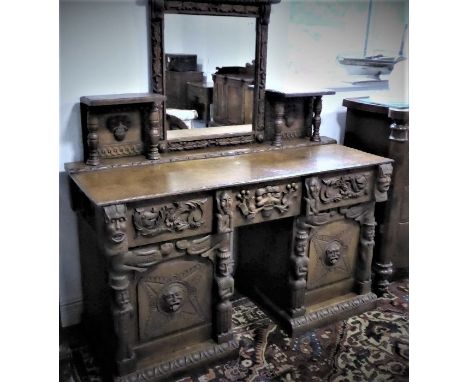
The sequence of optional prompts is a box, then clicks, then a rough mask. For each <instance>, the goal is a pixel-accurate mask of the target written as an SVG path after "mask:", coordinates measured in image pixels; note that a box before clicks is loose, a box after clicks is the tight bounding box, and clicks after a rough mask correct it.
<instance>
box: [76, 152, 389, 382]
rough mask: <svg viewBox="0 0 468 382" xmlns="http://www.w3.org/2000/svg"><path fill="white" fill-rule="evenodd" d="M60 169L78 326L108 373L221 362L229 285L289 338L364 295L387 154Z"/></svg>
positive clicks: (121, 376) (234, 348) (261, 156)
mask: <svg viewBox="0 0 468 382" xmlns="http://www.w3.org/2000/svg"><path fill="white" fill-rule="evenodd" d="M383 168H384V169H385V171H382V169H383ZM69 170H70V179H71V186H72V193H73V194H72V195H73V202H74V207H75V209H76V210H77V211H78V212H79V217H80V219H79V221H80V224H79V227H80V242H81V252H82V268H83V269H82V274H83V293H84V297H85V303H86V306H85V312H86V316H85V322H86V327H87V328H88V329H90V330H91V331H92V333H93V336H94V338H95V339H96V340H97V342H98V343H99V346H98V347H99V348H101V350H102V354H103V359H109V356H108V355H109V353H113V354H114V356H115V360H116V365H117V368H116V369H113V368H112V367H113V366H112V365H113V363H112V362H111V363H109V364H108V373H109V374H112V373H113V374H114V375H116V377H115V380H117V381H134V380H135V381H137V380H138V381H139V380H144V381H152V380H160V379H164V378H173V377H174V376H175V375H177V374H178V373H180V372H184V371H186V370H187V369H188V368H191V367H197V366H200V365H203V364H206V363H207V362H213V361H217V360H220V359H223V358H226V357H235V356H236V355H237V352H238V343H237V342H236V340H235V338H234V337H233V334H232V318H231V315H232V303H231V297H232V296H233V293H234V290H235V284H236V288H238V289H239V290H240V291H241V292H242V293H244V294H246V295H248V296H250V297H252V298H253V299H255V300H256V301H258V303H259V304H260V305H261V306H263V307H264V308H266V309H267V310H268V311H270V312H272V313H273V314H274V315H275V316H276V317H277V318H278V319H279V320H280V321H281V322H282V323H283V324H284V327H285V329H287V330H288V331H289V333H291V334H293V335H295V334H298V333H300V332H302V331H304V330H306V329H309V328H313V327H316V326H318V325H321V324H323V323H325V322H328V321H330V320H336V319H338V318H340V317H343V316H345V315H349V314H353V313H357V312H360V311H362V310H365V309H368V308H369V307H372V305H373V304H374V302H375V300H376V295H375V294H374V293H372V292H371V262H372V251H373V246H374V230H375V220H374V205H375V202H379V201H383V200H385V199H386V192H387V189H388V186H389V181H390V179H389V177H388V176H387V174H389V172H391V171H390V170H391V160H389V159H386V158H382V157H378V156H375V155H372V154H366V153H363V152H360V151H358V150H355V149H351V148H347V147H344V146H341V145H337V144H323V145H317V146H307V147H299V148H298V147H296V148H289V149H288V148H284V149H280V150H278V149H277V150H273V151H264V152H252V153H248V154H244V155H237V156H226V157H220V158H207V159H203V160H186V161H179V162H172V163H159V164H151V163H150V164H147V165H145V166H127V167H117V168H107V169H100V170H94V171H77V172H74V171H73V169H72V167H69ZM382 174H386V175H384V176H383V175H382ZM234 240H235V241H236V245H234V247H237V251H236V253H233V252H232V248H233V242H234ZM234 258H235V260H236V261H235V262H234ZM234 268H235V269H234ZM377 277H378V275H377ZM109 305H110V306H111V309H110V310H109V308H108V307H109ZM109 312H111V313H109Z"/></svg>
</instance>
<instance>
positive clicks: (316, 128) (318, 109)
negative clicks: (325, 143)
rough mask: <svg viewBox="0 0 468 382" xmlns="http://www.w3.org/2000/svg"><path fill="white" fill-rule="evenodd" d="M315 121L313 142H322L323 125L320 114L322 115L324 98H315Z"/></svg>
mask: <svg viewBox="0 0 468 382" xmlns="http://www.w3.org/2000/svg"><path fill="white" fill-rule="evenodd" d="M313 109H314V120H313V125H314V129H313V132H312V137H311V139H310V140H311V141H314V142H320V125H321V124H322V118H321V117H320V114H321V113H322V96H317V97H314V106H313Z"/></svg>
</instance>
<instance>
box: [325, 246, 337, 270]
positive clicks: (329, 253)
mask: <svg viewBox="0 0 468 382" xmlns="http://www.w3.org/2000/svg"><path fill="white" fill-rule="evenodd" d="M340 257H341V243H340V242H338V241H336V240H335V241H332V242H331V243H328V245H327V248H326V249H325V261H326V263H327V265H330V266H331V265H335V264H336V263H337V262H338V260H339V259H340Z"/></svg>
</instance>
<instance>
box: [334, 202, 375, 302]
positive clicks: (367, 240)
mask: <svg viewBox="0 0 468 382" xmlns="http://www.w3.org/2000/svg"><path fill="white" fill-rule="evenodd" d="M374 207H375V203H374V202H370V203H363V204H359V205H357V206H352V207H348V208H341V209H340V213H341V214H343V215H345V216H346V217H347V218H349V219H354V220H355V221H357V222H358V223H359V224H360V225H361V230H360V237H359V254H358V263H357V267H356V289H357V290H356V291H357V293H359V294H365V293H369V292H370V291H371V275H372V256H373V253H374V245H375V242H374V237H375V226H376V225H377V223H376V222H375V218H374Z"/></svg>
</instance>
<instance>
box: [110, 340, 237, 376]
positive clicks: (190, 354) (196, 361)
mask: <svg viewBox="0 0 468 382" xmlns="http://www.w3.org/2000/svg"><path fill="white" fill-rule="evenodd" d="M238 356H239V342H237V340H235V339H232V340H230V341H228V342H225V343H222V344H216V343H215V342H214V341H206V342H203V343H201V344H197V345H194V346H191V347H188V348H185V349H184V350H182V351H179V352H177V353H174V355H173V356H172V357H170V356H169V357H167V358H166V360H165V361H164V362H160V363H156V364H154V365H152V366H149V367H141V368H140V370H137V371H135V372H133V373H131V374H128V375H125V376H121V377H115V378H114V382H134V381H146V382H153V381H154V382H155V381H163V380H172V379H174V378H175V377H176V376H179V375H182V374H185V373H187V372H188V371H190V370H192V369H197V368H199V367H202V366H206V365H208V364H211V363H217V362H220V361H222V360H226V359H231V358H237V357H238Z"/></svg>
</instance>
